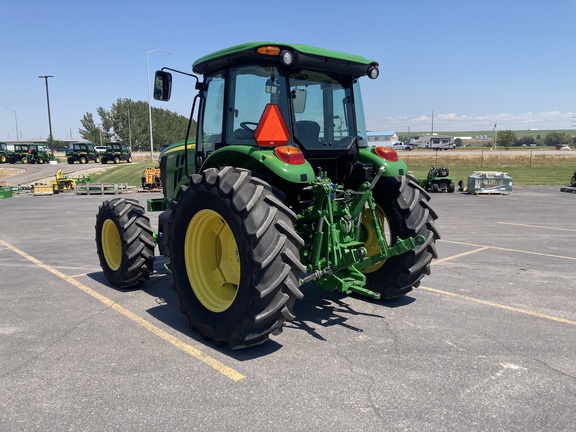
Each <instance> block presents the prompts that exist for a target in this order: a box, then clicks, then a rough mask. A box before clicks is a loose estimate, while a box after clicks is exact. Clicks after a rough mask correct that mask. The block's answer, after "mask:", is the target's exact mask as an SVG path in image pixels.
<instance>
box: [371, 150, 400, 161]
mask: <svg viewBox="0 0 576 432" xmlns="http://www.w3.org/2000/svg"><path fill="white" fill-rule="evenodd" d="M375 150H376V154H377V155H378V156H380V157H381V158H382V159H384V160H387V161H390V162H396V161H397V160H398V153H396V150H394V149H392V148H390V147H376V148H375Z"/></svg>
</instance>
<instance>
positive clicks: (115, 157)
mask: <svg viewBox="0 0 576 432" xmlns="http://www.w3.org/2000/svg"><path fill="white" fill-rule="evenodd" d="M100 160H101V162H102V163H103V164H106V163H108V162H114V163H115V164H117V163H120V162H122V161H126V162H128V163H132V152H131V151H130V149H129V148H128V147H127V146H126V144H124V143H117V142H110V143H108V144H106V151H105V152H103V153H101V154H100Z"/></svg>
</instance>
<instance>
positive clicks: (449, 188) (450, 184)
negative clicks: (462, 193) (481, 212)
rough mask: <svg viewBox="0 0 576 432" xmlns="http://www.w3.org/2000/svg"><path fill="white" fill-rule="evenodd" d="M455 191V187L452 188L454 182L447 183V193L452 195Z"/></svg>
mask: <svg viewBox="0 0 576 432" xmlns="http://www.w3.org/2000/svg"><path fill="white" fill-rule="evenodd" d="M455 190H456V186H454V182H450V183H448V192H450V193H452V192H454V191H455Z"/></svg>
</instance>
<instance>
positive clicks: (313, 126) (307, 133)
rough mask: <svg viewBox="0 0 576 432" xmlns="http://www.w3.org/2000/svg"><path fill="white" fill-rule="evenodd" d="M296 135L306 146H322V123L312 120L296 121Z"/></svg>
mask: <svg viewBox="0 0 576 432" xmlns="http://www.w3.org/2000/svg"><path fill="white" fill-rule="evenodd" d="M296 137H297V138H298V139H299V140H300V142H301V143H302V145H304V147H306V148H318V147H320V125H319V124H318V123H316V122H315V121H312V120H301V121H297V122H296Z"/></svg>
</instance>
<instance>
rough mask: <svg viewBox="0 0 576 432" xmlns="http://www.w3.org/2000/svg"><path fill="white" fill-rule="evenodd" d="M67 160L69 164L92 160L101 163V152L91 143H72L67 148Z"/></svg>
mask: <svg viewBox="0 0 576 432" xmlns="http://www.w3.org/2000/svg"><path fill="white" fill-rule="evenodd" d="M66 160H67V162H68V163H69V164H73V163H74V162H79V163H81V164H85V163H88V162H90V161H94V162H96V163H100V153H98V152H97V151H96V149H95V148H94V146H93V145H92V144H91V143H71V144H69V145H68V148H67V149H66Z"/></svg>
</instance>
